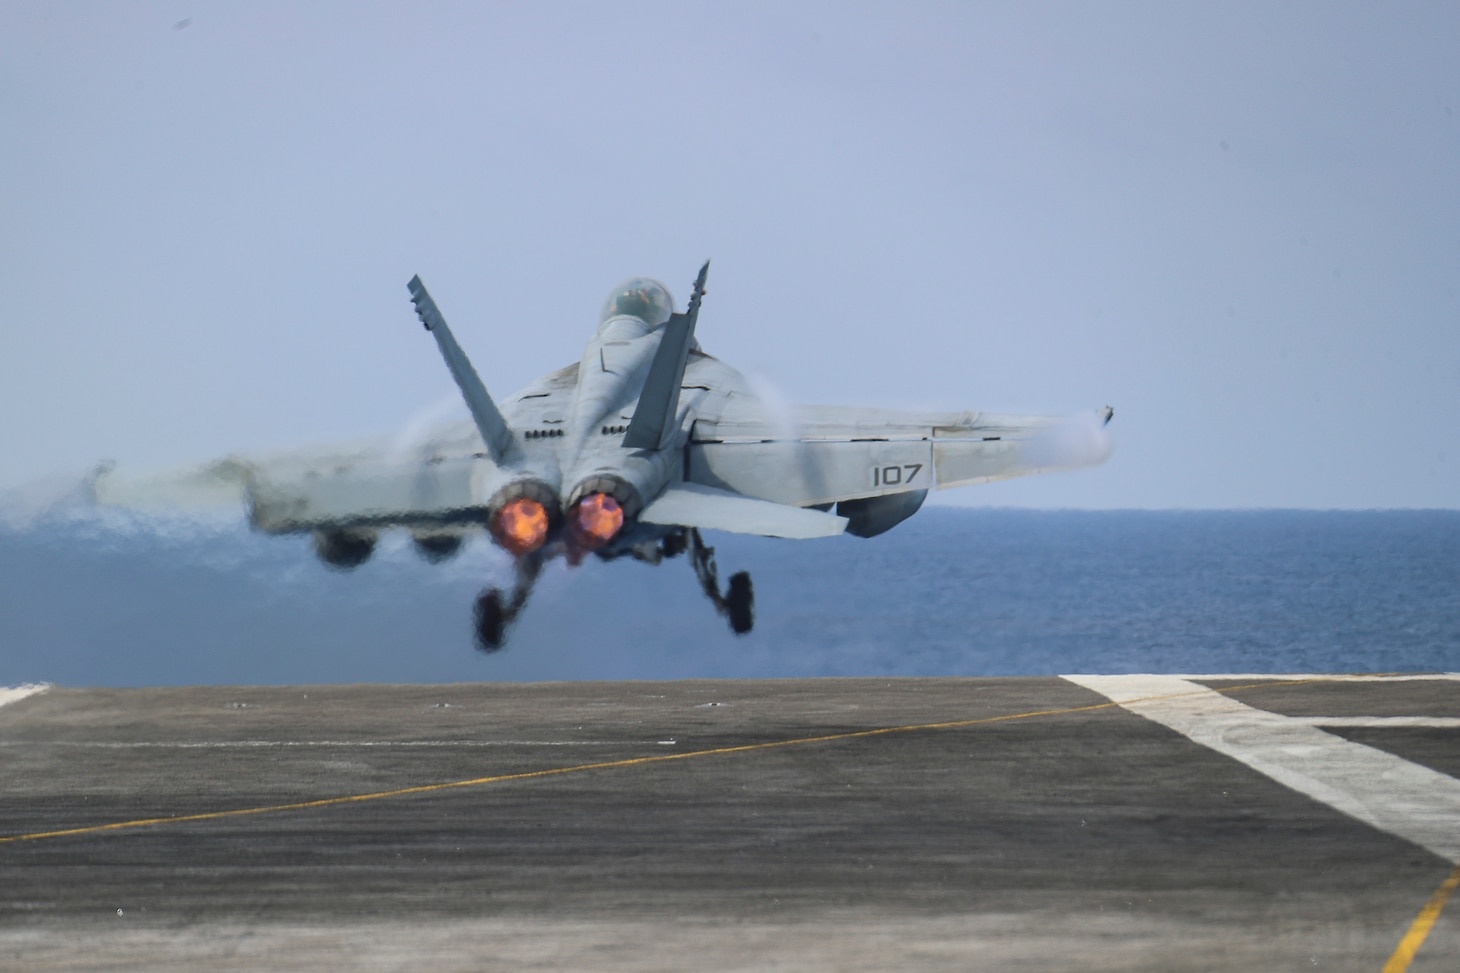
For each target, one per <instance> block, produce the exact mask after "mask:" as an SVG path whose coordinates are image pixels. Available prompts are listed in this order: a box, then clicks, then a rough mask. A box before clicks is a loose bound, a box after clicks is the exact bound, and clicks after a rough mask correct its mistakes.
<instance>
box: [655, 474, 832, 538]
mask: <svg viewBox="0 0 1460 973" xmlns="http://www.w3.org/2000/svg"><path fill="white" fill-rule="evenodd" d="M639 519H640V520H641V521H643V522H645V523H648V524H660V525H662V526H666V527H699V528H703V529H705V530H724V531H729V532H730V533H733V534H756V535H759V536H761V537H785V538H791V539H794V540H809V539H811V538H815V537H835V536H836V535H838V534H840V533H842V532H843V531H844V530H846V526H847V519H846V518H845V517H838V516H836V515H834V514H828V513H822V512H821V511H820V510H808V509H805V508H803V507H789V506H786V505H785V504H781V503H773V502H771V501H769V500H756V499H753V498H751V497H746V496H741V495H740V494H738V493H732V492H730V491H729V490H717V489H715V488H714V487H707V486H704V485H702V484H698V483H680V484H677V485H675V486H671V487H669V488H668V489H666V490H665V491H664V492H663V493H661V494H660V495H659V497H658V499H656V500H655V501H654V502H653V503H651V504H649V506H647V507H645V508H644V512H643V513H641V514H640V515H639Z"/></svg>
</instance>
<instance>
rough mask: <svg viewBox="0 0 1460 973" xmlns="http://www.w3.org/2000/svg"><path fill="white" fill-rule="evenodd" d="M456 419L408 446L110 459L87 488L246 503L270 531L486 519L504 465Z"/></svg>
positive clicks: (141, 502)
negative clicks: (135, 461)
mask: <svg viewBox="0 0 1460 973" xmlns="http://www.w3.org/2000/svg"><path fill="white" fill-rule="evenodd" d="M459 426H460V428H456V429H454V430H452V432H454V435H452V434H445V435H440V436H437V437H434V438H433V439H431V440H428V441H426V442H421V443H416V444H414V445H411V446H409V447H403V446H400V445H398V444H396V443H394V442H393V441H392V440H389V439H382V440H377V441H369V442H365V443H360V444H357V445H354V446H350V447H341V446H334V447H316V448H309V449H299V450H292V451H289V452H280V453H273V454H268V455H260V456H231V457H227V458H225V459H222V460H217V461H214V462H211V463H207V464H204V465H201V466H195V467H189V468H184V469H179V470H174V471H171V472H165V473H161V474H153V475H148V476H144V477H129V476H127V475H125V474H124V473H122V472H119V471H117V470H114V469H112V468H110V467H109V466H107V467H102V468H99V469H98V470H97V471H96V472H95V473H94V474H93V475H92V477H91V478H90V480H89V482H88V488H89V493H90V495H91V498H92V499H93V500H94V501H95V502H96V503H98V504H100V505H103V506H113V507H122V508H128V509H133V510H162V509H166V510H172V511H200V510H208V509H226V508H228V507H230V506H232V507H234V508H235V509H238V508H240V507H241V508H243V509H246V510H247V512H248V516H249V521H250V522H251V523H252V525H253V526H254V527H256V528H258V529H260V530H262V531H265V532H267V533H271V534H283V533H290V532H294V531H306V530H315V529H321V528H342V529H345V528H352V527H388V526H403V527H423V528H424V527H432V526H441V525H448V524H455V523H463V522H476V523H480V522H481V521H482V518H483V516H484V511H485V508H486V504H487V501H488V500H489V499H490V497H491V496H492V494H493V493H494V492H495V490H496V489H498V488H499V487H500V486H501V484H502V483H503V482H504V481H505V478H506V476H507V475H508V474H507V473H505V472H504V471H503V470H502V469H501V468H499V467H498V466H497V464H496V463H494V462H492V460H491V459H490V458H489V457H488V456H487V455H486V453H485V451H484V450H483V448H482V443H481V440H480V438H479V437H478V436H477V435H476V430H475V429H474V428H473V427H472V426H471V424H470V423H463V424H459ZM458 440H459V441H458Z"/></svg>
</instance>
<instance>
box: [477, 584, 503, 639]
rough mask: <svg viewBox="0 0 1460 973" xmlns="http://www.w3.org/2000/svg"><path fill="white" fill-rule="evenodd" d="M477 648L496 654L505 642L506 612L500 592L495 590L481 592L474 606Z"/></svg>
mask: <svg viewBox="0 0 1460 973" xmlns="http://www.w3.org/2000/svg"><path fill="white" fill-rule="evenodd" d="M476 632H477V648H479V649H481V650H482V651H483V652H496V651H497V650H498V649H500V648H501V647H502V643H504V642H505V641H507V611H506V609H505V608H504V607H503V605H502V592H500V591H498V590H497V589H496V588H491V589H489V590H487V591H483V592H482V593H481V595H480V596H479V597H478V598H477V606H476Z"/></svg>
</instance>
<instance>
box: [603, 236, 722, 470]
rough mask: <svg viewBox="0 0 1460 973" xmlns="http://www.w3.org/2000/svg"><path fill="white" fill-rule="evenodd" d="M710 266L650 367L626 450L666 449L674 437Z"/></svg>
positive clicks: (670, 325)
mask: <svg viewBox="0 0 1460 973" xmlns="http://www.w3.org/2000/svg"><path fill="white" fill-rule="evenodd" d="M709 272H710V262H709V261H708V260H706V261H705V265H704V266H703V267H701V268H700V275H699V276H698V277H696V278H695V287H694V294H692V295H691V296H690V299H689V307H688V308H687V309H686V310H685V312H684V313H683V314H673V315H670V317H669V321H668V323H666V324H665V325H664V333H663V335H662V336H661V337H660V339H659V350H658V351H657V352H655V353H654V361H653V363H652V364H651V365H650V366H649V377H648V378H646V379H645V380H644V389H643V391H641V392H640V393H639V405H638V407H637V408H635V409H634V418H633V419H632V420H630V422H629V428H628V431H627V432H626V433H624V446H626V447H628V448H629V449H663V448H664V447H666V446H668V445H669V440H670V439H671V438H672V437H673V436H674V430H675V424H674V420H675V417H676V415H677V414H678V412H679V386H680V383H681V382H683V381H684V365H685V362H686V361H688V360H689V347H690V344H691V342H693V341H694V334H695V320H696V319H697V318H698V317H699V315H700V301H701V300H702V299H703V298H704V296H705V276H706V275H707V274H709Z"/></svg>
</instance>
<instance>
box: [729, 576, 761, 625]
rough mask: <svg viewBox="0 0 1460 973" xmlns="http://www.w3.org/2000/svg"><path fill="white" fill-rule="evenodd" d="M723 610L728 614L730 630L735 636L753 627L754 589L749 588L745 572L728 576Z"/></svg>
mask: <svg viewBox="0 0 1460 973" xmlns="http://www.w3.org/2000/svg"><path fill="white" fill-rule="evenodd" d="M725 608H726V609H727V610H728V611H729V613H730V630H731V631H732V632H734V633H735V634H736V635H744V634H745V633H746V632H748V631H750V629H751V627H752V626H753V625H755V589H754V588H752V587H751V586H750V575H749V574H748V573H746V572H745V571H737V572H736V573H735V574H732V575H730V590H729V591H727V592H726V593H725Z"/></svg>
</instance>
